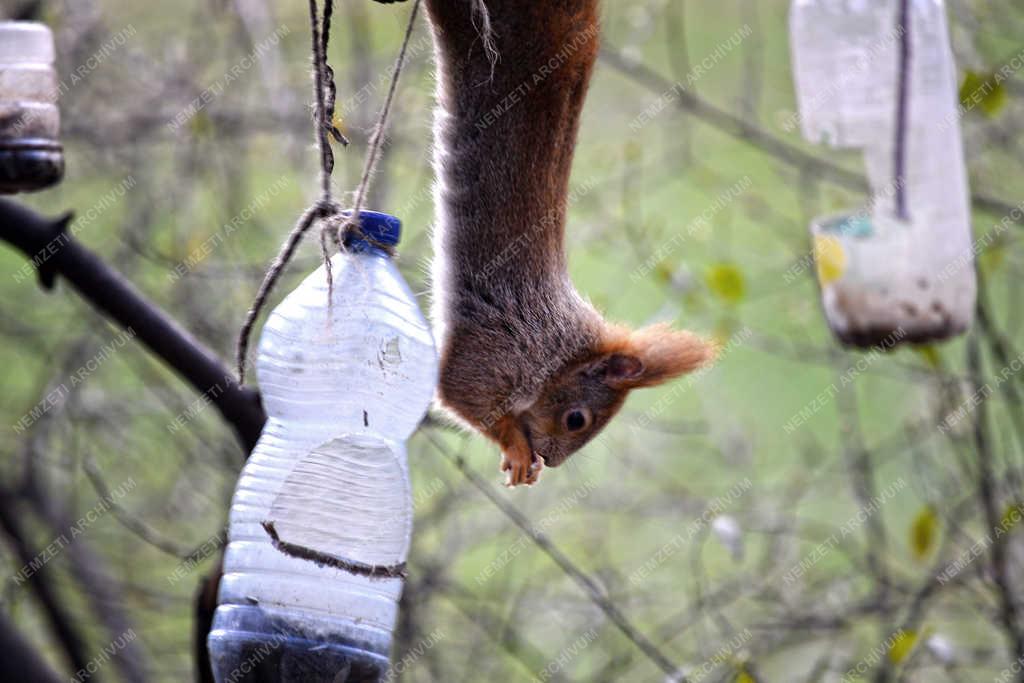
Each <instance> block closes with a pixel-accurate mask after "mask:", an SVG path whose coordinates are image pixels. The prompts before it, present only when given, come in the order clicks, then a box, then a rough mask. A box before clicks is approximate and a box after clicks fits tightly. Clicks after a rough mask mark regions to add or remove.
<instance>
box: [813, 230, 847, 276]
mask: <svg viewBox="0 0 1024 683" xmlns="http://www.w3.org/2000/svg"><path fill="white" fill-rule="evenodd" d="M814 264H815V265H816V266H817V269H818V282H820V283H821V286H822V287H827V286H828V285H830V284H832V283H833V282H835V281H836V280H838V279H839V278H841V277H842V276H843V273H844V272H846V252H844V251H843V245H842V243H841V242H840V241H839V240H837V239H836V238H835V237H832V236H831V235H817V236H816V237H815V238H814Z"/></svg>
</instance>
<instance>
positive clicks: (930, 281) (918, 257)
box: [790, 0, 976, 347]
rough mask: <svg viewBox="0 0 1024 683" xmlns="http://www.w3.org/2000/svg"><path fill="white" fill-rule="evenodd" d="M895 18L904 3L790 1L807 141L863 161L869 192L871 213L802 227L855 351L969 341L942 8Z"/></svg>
mask: <svg viewBox="0 0 1024 683" xmlns="http://www.w3.org/2000/svg"><path fill="white" fill-rule="evenodd" d="M900 10H901V0H890V1H888V2H875V1H872V2H865V1H863V0H795V2H794V3H793V5H792V7H791V12H790V33H791V46H792V57H793V72H794V78H795V81H796V92H797V99H798V106H799V117H800V124H801V130H802V133H803V135H804V137H805V138H806V139H807V140H809V141H811V142H815V143H819V144H825V145H829V146H831V147H834V148H847V149H848V148H858V149H861V150H863V157H864V164H865V167H866V171H867V176H868V181H869V183H870V185H871V200H870V202H869V204H868V205H867V206H866V207H864V208H862V209H860V210H857V211H848V212H843V213H841V214H838V215H830V216H822V217H819V218H816V219H814V220H813V221H812V223H811V226H810V230H811V235H812V238H813V242H814V257H815V263H816V266H817V276H818V283H819V285H820V287H821V298H822V303H823V307H824V310H825V316H826V319H827V321H828V324H829V327H830V328H831V329H832V331H833V333H834V334H835V335H836V336H837V337H838V338H839V339H840V340H841V341H842V342H844V343H847V344H852V345H856V346H872V345H884V346H886V347H890V346H893V345H895V344H897V343H901V342H925V341H932V340H939V339H945V338H947V337H950V336H952V335H956V334H959V333H961V332H963V331H964V330H966V329H967V328H968V327H969V326H970V324H971V322H972V319H973V314H974V302H975V294H976V282H975V273H974V254H973V250H972V243H971V224H970V203H969V190H968V185H967V173H966V170H965V167H964V158H963V144H962V141H961V136H960V121H959V115H958V110H957V106H956V104H957V81H956V68H955V65H954V63H953V56H952V51H951V50H950V46H949V35H948V30H947V27H946V17H945V8H944V7H943V3H942V2H941V1H939V0H909V2H908V6H907V14H906V16H905V17H903V18H904V19H905V23H903V22H902V21H901V12H900ZM904 39H906V40H907V41H908V43H907V45H906V46H904V45H903V44H902V41H903V40H904ZM904 47H907V48H908V51H907V52H906V53H904V52H903V48H904ZM904 67H905V71H904V70H903V69H904ZM901 78H902V79H903V80H904V84H905V85H904V90H903V92H904V93H905V99H904V107H903V109H902V120H903V121H904V123H903V125H902V130H903V135H902V137H901V138H899V139H898V136H897V128H898V127H899V126H900V123H899V121H900V109H899V105H898V103H899V101H900V94H901V89H900V82H901ZM899 144H902V146H903V150H902V156H903V161H902V164H901V166H902V169H901V168H900V165H898V164H897V156H898V155H897V146H898V145H899ZM900 170H902V174H901V173H900ZM901 195H902V196H901ZM901 200H902V201H901Z"/></svg>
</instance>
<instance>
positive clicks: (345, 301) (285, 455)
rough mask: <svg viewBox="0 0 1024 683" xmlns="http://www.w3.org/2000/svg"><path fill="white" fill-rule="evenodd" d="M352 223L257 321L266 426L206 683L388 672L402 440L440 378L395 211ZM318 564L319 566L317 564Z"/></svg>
mask: <svg viewBox="0 0 1024 683" xmlns="http://www.w3.org/2000/svg"><path fill="white" fill-rule="evenodd" d="M360 219H361V227H362V232H363V234H364V235H366V236H367V237H368V238H370V239H369V240H367V239H362V238H358V237H357V238H353V239H351V240H350V241H349V243H348V244H347V250H346V251H344V252H342V253H339V254H337V255H336V256H334V258H332V259H331V263H332V266H333V275H334V287H333V298H332V300H331V305H330V307H328V305H327V277H326V271H325V269H324V268H323V267H321V268H319V269H318V270H317V271H316V272H314V273H313V274H312V275H310V276H309V277H307V278H306V279H305V281H304V282H303V283H302V284H301V285H300V286H299V287H298V288H297V289H296V290H295V291H293V292H292V293H291V294H289V295H288V296H287V297H286V298H285V299H284V301H283V302H282V303H281V304H280V305H279V306H278V307H277V308H275V309H274V311H273V312H272V313H271V314H270V316H269V318H268V319H267V322H266V325H265V326H264V328H263V333H262V336H261V339H260V344H259V349H258V354H257V360H256V372H257V375H258V378H259V384H260V390H261V392H262V396H263V403H264V406H265V408H266V411H267V415H268V419H267V423H266V425H265V426H264V429H263V433H262V435H261V437H260V439H259V441H258V443H257V444H256V447H255V448H254V449H253V452H252V454H251V455H250V457H249V460H248V462H247V463H246V465H245V467H244V468H243V470H242V475H241V477H240V479H239V481H238V486H237V488H236V490H235V495H234V499H233V501H232V504H231V512H230V519H229V528H228V546H227V550H226V552H225V557H224V571H223V578H222V579H221V584H220V592H219V595H218V608H217V611H216V613H215V616H214V622H213V628H212V630H211V632H210V636H209V640H208V643H209V649H210V656H211V661H212V663H213V669H214V673H215V676H216V679H217V681H218V683H242V682H244V681H253V682H254V681H269V680H273V681H282V682H284V683H288V682H292V681H295V682H298V681H302V682H303V683H316V682H318V681H324V682H329V683H344V682H345V681H377V680H380V679H381V678H382V677H384V676H386V672H387V670H388V661H389V660H388V656H389V650H390V646H391V633H392V630H393V628H394V625H395V620H396V617H397V610H398V600H399V597H400V596H401V592H402V585H403V578H402V575H401V569H402V568H403V567H404V562H405V559H406V554H407V552H408V548H409V541H410V535H411V532H412V496H411V492H410V483H409V473H408V465H407V462H406V454H405V448H404V445H403V444H404V441H405V440H406V439H408V438H409V436H410V435H411V434H412V432H413V430H415V429H416V426H417V425H418V424H419V422H420V420H421V419H422V418H423V415H424V414H425V412H426V410H427V408H428V406H429V403H430V401H431V399H432V397H433V394H434V389H435V386H436V383H437V372H438V368H437V353H436V350H435V348H434V341H433V337H432V335H431V331H430V326H429V325H428V324H427V321H426V320H425V319H424V318H423V315H422V314H421V313H420V310H419V308H418V306H417V304H416V300H415V297H414V296H413V294H412V292H410V290H409V288H408V286H407V285H406V283H405V282H404V280H403V279H402V277H401V275H400V274H399V272H398V270H397V268H396V267H395V265H394V263H393V262H392V260H391V258H389V256H388V255H387V254H386V253H384V252H383V251H382V250H380V249H378V248H377V247H376V246H374V243H377V244H385V245H394V244H397V242H398V239H399V233H400V223H399V221H398V219H396V218H394V217H393V216H388V215H386V214H382V213H376V212H369V211H364V212H362V213H361V214H360ZM325 558H330V560H331V562H327V563H325V562H323V560H324V559H325Z"/></svg>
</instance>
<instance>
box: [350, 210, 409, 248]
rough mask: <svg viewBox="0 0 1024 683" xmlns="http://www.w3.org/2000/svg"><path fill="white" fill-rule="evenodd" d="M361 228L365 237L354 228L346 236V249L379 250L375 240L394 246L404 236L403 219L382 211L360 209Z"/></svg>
mask: <svg viewBox="0 0 1024 683" xmlns="http://www.w3.org/2000/svg"><path fill="white" fill-rule="evenodd" d="M346 215H348V212H346ZM359 228H360V229H361V230H362V232H363V235H364V236H365V237H364V236H363V235H360V234H359V233H358V232H356V231H354V230H353V231H352V232H350V233H349V234H348V236H347V237H346V238H345V248H346V249H349V250H351V251H357V252H363V251H368V250H379V248H378V245H377V244H374V242H377V243H378V244H383V245H385V246H388V247H393V246H395V245H396V244H398V241H399V239H401V237H402V221H400V220H398V219H397V218H395V217H394V216H392V215H390V214H386V213H381V212H380V211H360V212H359ZM367 238H369V239H367Z"/></svg>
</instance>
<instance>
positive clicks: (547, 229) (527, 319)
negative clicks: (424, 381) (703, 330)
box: [427, 0, 713, 486]
mask: <svg viewBox="0 0 1024 683" xmlns="http://www.w3.org/2000/svg"><path fill="white" fill-rule="evenodd" d="M475 4H476V3H474V2H472V0H427V9H428V12H429V15H430V20H431V25H432V28H433V32H434V44H435V50H436V53H437V66H438V106H437V110H436V112H435V136H436V146H435V167H436V171H437V175H438V183H437V188H436V206H437V222H436V225H435V232H434V251H435V259H434V269H433V280H434V282H433V290H434V302H433V309H434V310H433V317H434V321H435V325H436V329H437V339H438V342H439V344H440V348H441V381H440V387H439V392H438V396H439V401H440V403H441V405H443V406H444V407H445V408H446V409H448V410H449V411H451V412H452V413H454V415H456V416H457V417H458V418H460V419H461V420H462V421H463V422H464V423H466V424H468V425H469V426H471V427H473V428H475V429H477V430H479V431H481V432H482V433H484V434H485V435H487V436H488V437H489V438H491V439H493V440H494V441H496V442H497V443H498V444H499V445H500V446H501V448H502V451H503V459H502V469H503V470H507V471H509V485H512V486H514V485H516V484H523V483H526V484H530V483H533V482H534V481H536V479H537V476H538V473H539V471H540V461H541V460H543V462H544V463H546V464H547V465H549V466H552V467H554V466H557V465H560V464H561V463H562V462H564V461H565V460H566V458H568V457H569V456H570V455H571V454H572V453H574V452H575V451H576V450H578V449H579V448H580V447H582V446H583V445H584V444H585V443H586V442H587V441H589V440H590V439H591V438H593V436H594V435H596V434H597V433H598V432H599V431H600V430H601V429H602V428H603V427H604V425H605V424H607V422H608V421H609V420H610V419H611V418H612V416H614V415H615V413H616V412H617V411H618V410H619V408H620V407H621V405H622V403H623V401H624V400H625V398H626V395H627V394H628V393H629V391H630V390H631V389H633V388H637V387H643V386H652V385H655V384H658V383H660V382H664V381H665V380H667V379H670V378H672V377H675V376H677V375H679V374H682V373H684V372H688V371H691V370H693V369H695V368H697V367H699V366H700V365H702V364H704V363H705V362H707V361H708V360H709V359H710V358H711V356H712V355H713V352H712V350H711V347H710V346H709V345H707V344H706V343H704V342H703V341H702V340H700V339H699V338H697V337H695V336H694V335H692V334H689V333H686V332H674V331H671V330H669V329H668V328H667V327H664V326H655V327H651V328H646V329H644V330H640V331H637V332H630V331H629V330H628V329H626V328H623V327H620V326H617V325H613V324H610V323H607V322H605V320H604V319H603V318H602V317H601V315H600V314H599V313H598V312H597V311H596V310H594V308H593V307H592V306H591V305H590V304H589V303H587V302H586V301H585V300H584V299H583V298H582V297H580V296H579V294H578V293H577V292H576V290H575V288H574V287H573V285H572V283H571V282H570V281H569V277H568V275H567V272H566V257H565V250H564V245H563V238H564V225H565V213H566V198H567V195H568V190H569V185H568V183H569V172H570V167H571V164H572V156H573V149H574V147H575V143H576V133H577V129H578V128H579V118H580V111H581V109H582V107H583V100H584V97H585V94H586V90H587V85H588V82H589V80H590V74H591V70H592V68H593V65H594V60H595V58H596V56H597V49H598V12H597V2H596V0H564V1H562V2H557V1H555V0H547V1H545V2H536V1H530V0H515V1H512V0H485V5H486V9H487V11H488V14H489V19H490V25H491V28H492V31H493V35H492V36H491V39H492V40H493V45H494V47H495V48H496V49H497V52H498V55H499V59H498V61H497V63H496V64H494V65H492V64H491V62H490V61H489V60H488V55H487V53H486V51H485V50H484V44H485V43H484V38H485V37H481V35H480V32H479V27H480V26H481V24H482V22H481V21H480V17H479V16H478V12H475V9H474V6H475ZM573 410H580V411H581V413H582V414H584V415H586V416H588V417H589V419H587V420H586V422H587V424H586V426H585V428H582V429H579V430H578V431H571V430H570V429H569V428H568V427H567V424H569V423H571V422H572V420H571V418H569V417H568V416H569V413H570V412H571V411H573ZM567 420H568V421H569V422H567Z"/></svg>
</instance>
